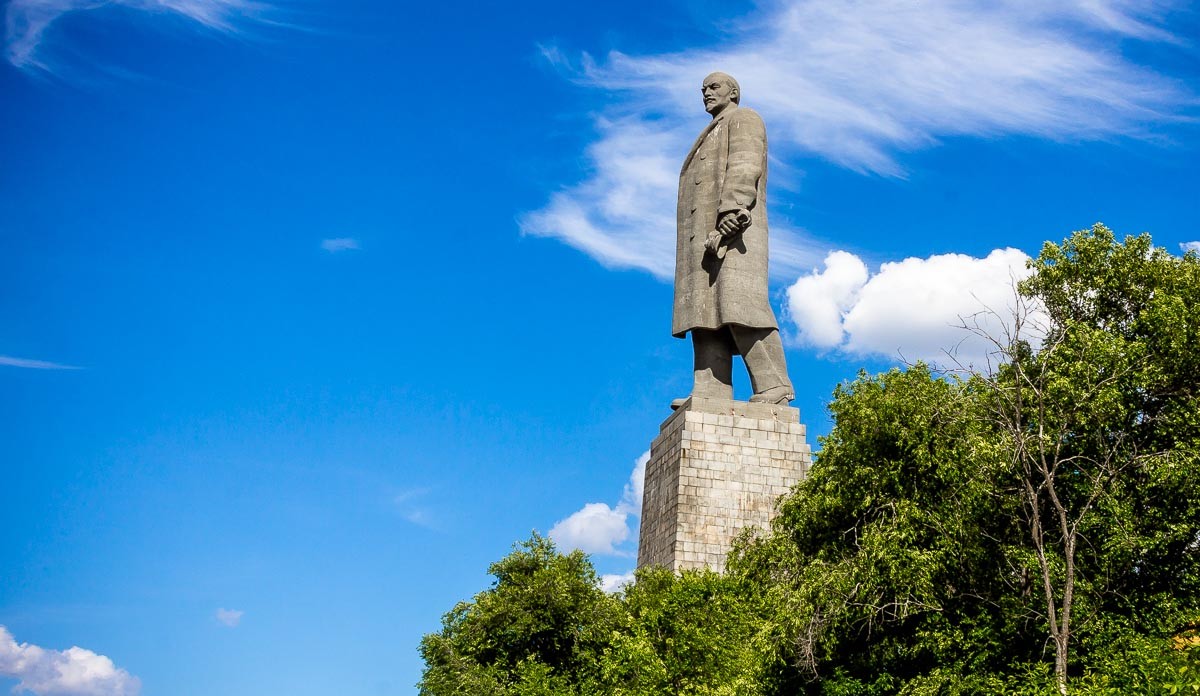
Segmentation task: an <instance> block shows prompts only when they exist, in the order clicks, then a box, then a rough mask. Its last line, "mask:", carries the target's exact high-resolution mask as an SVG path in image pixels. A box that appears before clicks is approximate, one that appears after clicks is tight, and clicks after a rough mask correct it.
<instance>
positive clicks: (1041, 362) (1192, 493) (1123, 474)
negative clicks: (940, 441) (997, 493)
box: [976, 225, 1200, 694]
mask: <svg viewBox="0 0 1200 696" xmlns="http://www.w3.org/2000/svg"><path fill="white" fill-rule="evenodd" d="M1032 265H1033V269H1034V274H1033V275H1032V276H1031V277H1030V278H1029V279H1028V280H1026V281H1024V282H1023V283H1022V284H1021V286H1020V290H1021V294H1022V296H1023V297H1025V298H1027V299H1028V300H1031V301H1033V302H1034V303H1035V306H1038V305H1040V306H1041V307H1042V308H1044V311H1045V314H1046V315H1047V317H1048V320H1049V321H1048V323H1047V325H1046V326H1045V329H1044V334H1045V335H1044V338H1043V340H1042V342H1041V345H1040V346H1039V347H1038V349H1037V350H1033V349H1031V347H1030V346H1029V345H1028V344H1027V343H1026V342H1025V341H1024V340H1023V338H1024V337H1023V336H1022V335H1021V327H1022V325H1023V324H1024V319H1025V318H1026V317H1025V316H1019V317H1018V318H1017V319H1018V320H1017V322H1016V323H1015V327H1016V330H1015V331H1014V333H1013V334H1012V335H1011V336H1007V337H1004V340H1002V341H1000V342H998V343H997V347H998V348H999V351H998V352H999V354H1000V355H1001V357H1002V359H1003V363H1004V364H1003V365H1002V366H1001V368H1000V369H999V370H998V371H997V372H996V373H995V374H994V375H988V374H983V375H977V376H976V379H978V380H980V381H981V382H983V383H984V384H985V388H984V389H982V390H981V391H983V392H985V393H986V394H987V395H988V399H987V401H988V403H989V404H990V411H991V417H992V421H993V423H994V424H996V426H997V427H998V428H999V430H1000V434H1001V435H1002V436H1003V437H1004V438H1005V439H1006V440H1007V449H1008V452H1009V461H1010V464H1011V468H1012V473H1013V475H1014V479H1015V481H1016V484H1017V495H1019V497H1020V499H1021V503H1022V507H1021V510H1022V516H1021V522H1022V525H1023V527H1024V531H1025V532H1026V534H1027V535H1028V539H1029V543H1030V544H1031V546H1032V550H1033V552H1034V556H1035V557H1036V560H1037V567H1036V572H1037V575H1038V577H1039V579H1040V585H1041V591H1042V593H1043V595H1044V598H1045V609H1044V611H1043V612H1041V616H1042V618H1043V619H1044V621H1045V623H1046V627H1047V630H1048V633H1049V636H1050V638H1051V639H1052V640H1053V642H1054V646H1055V667H1054V672H1055V679H1056V682H1057V686H1058V689H1059V691H1060V692H1061V693H1064V694H1065V693H1066V692H1067V680H1068V672H1069V666H1070V652H1071V646H1072V631H1073V628H1074V626H1075V623H1074V619H1075V611H1076V609H1077V608H1078V606H1077V605H1078V604H1079V603H1080V601H1082V606H1083V608H1084V609H1085V610H1087V611H1088V612H1089V614H1090V616H1098V615H1101V614H1102V613H1105V612H1111V611H1112V610H1113V609H1114V608H1115V607H1113V606H1110V605H1109V600H1110V599H1114V598H1119V597H1137V596H1140V595H1143V594H1144V588H1145V582H1146V579H1147V577H1148V576H1161V574H1162V573H1164V572H1167V573H1169V574H1170V576H1171V578H1172V584H1173V583H1174V582H1177V579H1178V575H1177V573H1178V572H1182V573H1183V574H1184V578H1186V579H1187V580H1188V581H1190V582H1191V583H1194V582H1195V579H1194V573H1195V564H1194V563H1192V564H1188V563H1186V562H1181V561H1183V557H1182V556H1181V553H1182V552H1185V551H1186V548H1187V545H1188V544H1191V543H1194V541H1195V539H1196V537H1195V536H1190V537H1189V536H1188V535H1189V534H1193V535H1194V533H1195V531H1196V530H1197V525H1196V522H1197V517H1196V513H1195V512H1194V511H1195V510H1196V503H1197V499H1196V493H1197V492H1198V491H1200V485H1197V484H1198V483H1200V479H1197V477H1196V473H1197V472H1196V468H1197V463H1198V462H1200V459H1198V458H1197V453H1198V452H1200V447H1198V445H1200V427H1198V426H1200V409H1198V408H1197V407H1198V406H1200V264H1198V263H1197V258H1196V256H1195V255H1194V254H1190V255H1188V256H1186V257H1185V258H1182V259H1180V258H1178V257H1174V256H1171V255H1170V254H1167V253H1166V252H1165V251H1164V250H1162V249H1160V248H1156V247H1154V246H1153V244H1152V243H1151V240H1150V237H1149V235H1144V234H1143V235H1141V236H1139V237H1128V238H1126V239H1125V241H1124V243H1118V242H1117V241H1116V239H1115V238H1114V235H1113V233H1112V232H1111V230H1109V229H1108V228H1106V227H1104V226H1103V225H1096V226H1095V227H1093V228H1092V229H1091V230H1089V231H1083V232H1077V233H1075V234H1073V235H1072V236H1071V237H1069V238H1068V239H1067V240H1065V241H1064V242H1063V244H1061V245H1054V244H1047V245H1046V246H1045V247H1044V248H1043V250H1042V253H1041V255H1040V256H1039V257H1038V258H1037V259H1036V260H1035V261H1034V262H1033V264H1032ZM1026 316H1027V315H1026ZM1150 491H1152V492H1154V493H1159V494H1163V496H1164V497H1162V498H1158V499H1147V497H1146V493H1147V492H1150ZM1181 496H1182V498H1183V499H1181ZM1149 510H1154V511H1155V512H1154V513H1152V514H1155V515H1157V516H1159V517H1160V519H1159V520H1158V524H1153V523H1152V524H1150V525H1147V524H1146V520H1143V519H1141V517H1142V515H1141V514H1140V513H1142V512H1146V511H1149ZM1163 522H1167V524H1166V525H1165V526H1164V525H1162V524H1161V523H1163ZM1172 527H1173V528H1174V534H1172ZM1179 532H1183V536H1182V537H1180V536H1179ZM1081 544H1086V545H1088V548H1087V549H1086V550H1084V549H1081V548H1080V547H1081ZM1156 548H1157V549H1159V553H1157V554H1156V555H1157V558H1155V559H1154V560H1155V562H1154V563H1152V564H1147V563H1146V562H1145V561H1146V560H1149V554H1155V549H1156ZM1162 551H1165V552H1166V553H1165V554H1163V553H1162ZM1189 566H1190V567H1189ZM1189 575H1191V576H1192V577H1188V576H1189ZM1131 576H1134V577H1131ZM1159 582H1161V578H1160V580H1159ZM1160 589H1161V590H1167V589H1168V588H1167V587H1166V586H1160ZM1193 596H1194V586H1193ZM1142 608H1143V609H1145V608H1146V607H1145V606H1143V607H1142ZM1090 616H1089V617H1088V618H1090Z"/></svg>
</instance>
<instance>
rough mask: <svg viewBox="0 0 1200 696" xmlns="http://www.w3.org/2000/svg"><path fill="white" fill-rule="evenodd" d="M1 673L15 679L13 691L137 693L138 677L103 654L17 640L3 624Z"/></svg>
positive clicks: (95, 695) (40, 695) (52, 695)
mask: <svg viewBox="0 0 1200 696" xmlns="http://www.w3.org/2000/svg"><path fill="white" fill-rule="evenodd" d="M0 676H2V677H7V678H10V679H16V680H17V685H16V686H15V687H13V693H22V692H28V693H32V694H36V695H37V696H137V694H138V693H139V692H140V691H141V688H142V685H141V682H140V681H139V680H138V678H137V677H134V676H133V675H131V674H129V672H126V671H125V670H123V669H119V668H118V667H117V666H116V665H114V664H113V661H112V660H110V659H109V658H107V657H105V656H103V655H97V654H96V653H94V652H92V651H91V650H85V649H83V648H80V647H73V648H68V649H67V650H47V649H46V648H40V647H38V646H36V645H30V644H29V643H18V642H17V641H16V639H14V638H13V636H12V634H11V633H9V632H8V629H6V628H5V627H3V626H0Z"/></svg>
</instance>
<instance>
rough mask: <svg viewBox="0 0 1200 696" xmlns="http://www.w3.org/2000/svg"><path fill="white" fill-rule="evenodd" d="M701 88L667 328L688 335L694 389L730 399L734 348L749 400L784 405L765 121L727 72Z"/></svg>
mask: <svg viewBox="0 0 1200 696" xmlns="http://www.w3.org/2000/svg"><path fill="white" fill-rule="evenodd" d="M701 91H702V92H703V95H704V110H705V111H707V112H708V113H709V114H711V115H712V122H711V123H709V124H708V125H707V126H706V127H705V128H704V130H703V131H701V132H700V136H699V137H698V138H696V143H695V144H694V145H692V149H691V152H689V153H688V156H687V159H685V160H684V162H683V171H682V172H680V175H679V208H678V213H677V222H678V227H677V232H678V237H677V239H676V248H675V311H674V316H673V320H672V328H671V333H672V334H674V335H675V337H677V338H683V337H684V336H686V335H687V334H688V333H689V332H690V333H691V334H692V348H693V350H694V351H695V384H694V386H693V387H692V396H696V397H706V398H715V399H732V398H733V374H732V373H733V356H734V354H738V355H741V356H742V359H743V360H744V361H745V363H746V369H747V370H748V371H749V373H750V382H751V384H752V385H753V387H754V395H753V396H752V397H750V401H753V402H763V403H770V404H785V405H786V404H787V403H788V402H789V401H791V400H792V399H794V398H795V394H794V392H793V389H792V383H791V381H790V380H789V379H788V374H787V366H786V364H785V363H784V357H783V342H782V341H780V338H779V325H778V324H777V323H776V321H775V313H774V311H772V309H771V304H770V302H769V301H768V297H767V201H766V192H767V134H766V129H765V128H764V127H763V122H762V118H760V117H759V115H758V114H757V113H755V112H754V111H752V110H750V109H744V108H741V107H739V106H738V104H739V102H740V101H741V89H740V88H739V87H738V83H737V81H736V80H734V79H733V78H732V77H730V76H729V75H726V74H725V73H719V72H718V73H713V74H712V75H709V76H708V77H706V78H704V85H703V86H702V88H701ZM683 401H684V400H683V399H677V400H676V401H674V402H673V403H672V404H671V406H672V408H678V407H679V406H680V405H682V403H683Z"/></svg>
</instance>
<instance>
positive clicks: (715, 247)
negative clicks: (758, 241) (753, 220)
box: [704, 210, 750, 258]
mask: <svg viewBox="0 0 1200 696" xmlns="http://www.w3.org/2000/svg"><path fill="white" fill-rule="evenodd" d="M749 226H750V213H749V212H748V211H746V210H730V211H728V212H726V213H724V214H723V215H721V219H720V220H719V221H717V228H716V229H715V230H713V231H711V232H709V233H708V237H707V238H706V239H705V240H704V248H705V249H707V250H708V251H711V252H712V253H714V254H716V255H717V258H725V242H726V241H727V240H729V239H732V238H733V237H736V236H737V235H739V234H741V233H742V232H744V231H745V229H746V228H747V227H749Z"/></svg>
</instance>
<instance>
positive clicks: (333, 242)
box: [321, 237, 361, 254]
mask: <svg viewBox="0 0 1200 696" xmlns="http://www.w3.org/2000/svg"><path fill="white" fill-rule="evenodd" d="M321 248H322V249H324V250H325V251H328V252H329V253H331V254H336V253H337V252H339V251H354V250H356V249H359V248H361V247H359V245H358V240H357V239H354V238H352V237H335V238H333V239H322V240H321Z"/></svg>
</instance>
